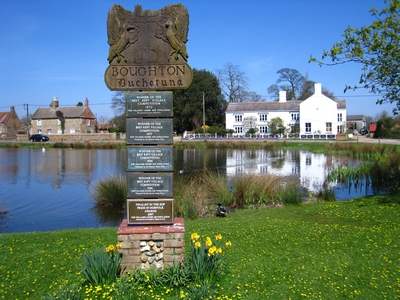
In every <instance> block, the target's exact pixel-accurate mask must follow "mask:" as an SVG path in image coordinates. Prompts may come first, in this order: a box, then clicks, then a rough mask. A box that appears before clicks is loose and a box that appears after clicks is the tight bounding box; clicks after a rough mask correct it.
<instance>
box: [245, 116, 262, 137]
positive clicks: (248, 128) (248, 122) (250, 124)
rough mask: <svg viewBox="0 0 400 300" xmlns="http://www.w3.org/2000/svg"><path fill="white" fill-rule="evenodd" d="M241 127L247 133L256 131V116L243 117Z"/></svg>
mask: <svg viewBox="0 0 400 300" xmlns="http://www.w3.org/2000/svg"><path fill="white" fill-rule="evenodd" d="M243 129H244V131H245V132H246V133H247V134H255V133H256V132H257V131H258V128H257V117H255V116H247V117H244V118H243Z"/></svg>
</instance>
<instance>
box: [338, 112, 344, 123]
mask: <svg viewBox="0 0 400 300" xmlns="http://www.w3.org/2000/svg"><path fill="white" fill-rule="evenodd" d="M337 120H338V122H342V121H343V119H342V113H338V114H337Z"/></svg>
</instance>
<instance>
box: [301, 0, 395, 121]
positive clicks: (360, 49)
mask: <svg viewBox="0 0 400 300" xmlns="http://www.w3.org/2000/svg"><path fill="white" fill-rule="evenodd" d="M385 3H388V5H387V7H385V8H383V9H382V11H381V12H378V10H377V9H376V8H374V7H373V8H372V9H371V10H370V12H371V14H372V16H374V17H376V20H375V21H374V22H372V24H371V25H369V26H364V27H362V28H361V29H357V28H352V27H350V26H349V27H348V28H347V29H346V30H345V31H344V33H343V37H344V40H343V41H341V42H337V43H335V44H334V45H333V47H332V48H331V49H330V50H329V51H327V50H325V51H324V52H323V55H322V59H321V60H317V59H316V58H314V57H312V56H311V58H310V60H309V62H318V63H319V65H320V66H322V65H327V66H334V65H339V64H345V63H350V62H351V63H357V64H361V65H362V69H361V70H362V73H361V77H360V79H359V85H354V86H351V85H346V86H345V89H344V91H345V92H346V91H347V90H348V89H353V90H355V89H358V88H366V89H369V91H370V92H372V93H374V94H378V95H380V98H379V99H378V100H377V102H376V103H377V104H382V103H393V102H395V103H396V107H395V108H394V109H393V114H398V113H399V112H400V62H399V58H400V46H399V45H400V16H399V12H400V2H399V1H397V0H391V1H389V0H385ZM328 57H330V58H331V61H332V63H324V62H322V60H324V59H325V58H328Z"/></svg>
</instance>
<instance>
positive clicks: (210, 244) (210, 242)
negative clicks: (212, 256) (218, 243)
mask: <svg viewBox="0 0 400 300" xmlns="http://www.w3.org/2000/svg"><path fill="white" fill-rule="evenodd" d="M206 246H207V247H211V246H212V240H211V239H210V238H209V237H207V238H206Z"/></svg>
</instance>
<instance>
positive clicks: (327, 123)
mask: <svg viewBox="0 0 400 300" xmlns="http://www.w3.org/2000/svg"><path fill="white" fill-rule="evenodd" d="M325 125H326V126H325V127H326V128H325V130H326V132H329V133H332V122H326V123H325ZM329 129H330V130H329Z"/></svg>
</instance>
